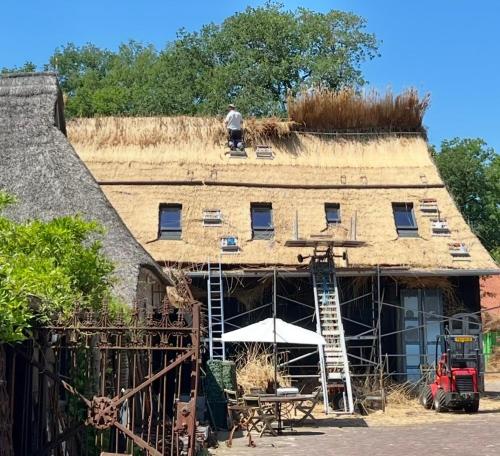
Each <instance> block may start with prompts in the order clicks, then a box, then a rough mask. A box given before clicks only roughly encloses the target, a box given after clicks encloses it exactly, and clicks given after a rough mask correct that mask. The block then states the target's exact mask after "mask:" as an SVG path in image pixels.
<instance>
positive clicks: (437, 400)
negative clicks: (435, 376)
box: [434, 389, 446, 413]
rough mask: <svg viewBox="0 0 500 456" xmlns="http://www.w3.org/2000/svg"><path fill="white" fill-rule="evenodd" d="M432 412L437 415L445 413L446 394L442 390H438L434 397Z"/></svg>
mask: <svg viewBox="0 0 500 456" xmlns="http://www.w3.org/2000/svg"><path fill="white" fill-rule="evenodd" d="M434 410H436V412H438V413H442V412H446V393H445V392H444V391H443V390H442V389H438V390H437V391H436V395H435V396H434Z"/></svg>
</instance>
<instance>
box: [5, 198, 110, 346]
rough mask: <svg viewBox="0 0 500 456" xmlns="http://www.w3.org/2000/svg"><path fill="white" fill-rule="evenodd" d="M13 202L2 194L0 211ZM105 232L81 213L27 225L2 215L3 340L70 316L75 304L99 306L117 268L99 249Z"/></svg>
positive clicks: (15, 339) (14, 337)
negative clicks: (37, 325) (35, 326)
mask: <svg viewBox="0 0 500 456" xmlns="http://www.w3.org/2000/svg"><path fill="white" fill-rule="evenodd" d="M13 203H14V199H13V198H12V197H11V196H9V195H7V194H5V193H2V192H0V210H1V209H3V208H4V207H5V206H6V205H8V204H13ZM102 233H103V228H102V227H100V226H99V224H97V223H96V222H89V221H86V220H83V219H82V218H81V217H79V216H71V217H69V216H67V217H59V218H55V219H53V220H51V221H49V222H42V221H40V220H33V221H28V222H23V223H19V222H15V221H13V220H10V219H8V218H7V217H4V216H0V342H12V341H19V340H22V339H24V338H26V336H27V332H26V331H27V330H28V329H29V328H30V326H32V325H33V324H44V323H48V322H49V321H51V320H53V319H54V317H56V316H58V317H60V316H62V317H63V318H68V319H69V318H70V317H71V316H72V314H73V312H74V309H75V306H76V304H77V303H79V304H80V306H81V307H82V308H86V309H94V310H97V309H99V308H100V306H101V304H102V301H103V299H105V298H107V297H110V295H111V273H112V272H113V269H114V267H113V264H112V263H111V262H110V261H109V260H108V259H107V258H106V257H105V256H104V255H103V254H102V252H101V242H100V241H99V239H98V235H99V234H102Z"/></svg>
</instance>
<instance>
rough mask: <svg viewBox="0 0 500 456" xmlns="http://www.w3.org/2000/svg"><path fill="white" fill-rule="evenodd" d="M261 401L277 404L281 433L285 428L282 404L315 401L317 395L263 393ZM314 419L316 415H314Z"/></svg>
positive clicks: (279, 430)
mask: <svg viewBox="0 0 500 456" xmlns="http://www.w3.org/2000/svg"><path fill="white" fill-rule="evenodd" d="M259 397H260V401H261V402H266V403H269V404H275V405H276V415H277V416H278V433H281V431H282V430H283V427H282V419H281V405H282V404H293V405H295V403H297V402H304V401H309V400H310V401H314V400H315V399H316V395H314V394H290V395H285V396H277V395H274V394H261V395H259ZM311 417H312V415H311ZM312 418H313V419H314V417H312Z"/></svg>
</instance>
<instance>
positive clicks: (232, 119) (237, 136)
mask: <svg viewBox="0 0 500 456" xmlns="http://www.w3.org/2000/svg"><path fill="white" fill-rule="evenodd" d="M242 124H243V117H242V116H241V113H239V112H238V111H236V106H234V104H230V105H229V112H228V113H227V116H226V118H225V119H224V125H225V126H226V128H227V131H228V135H229V147H230V148H231V150H234V149H236V148H238V149H242V148H243V139H242V137H243V135H242V131H241V126H242Z"/></svg>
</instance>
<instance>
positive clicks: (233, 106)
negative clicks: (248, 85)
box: [227, 103, 236, 109]
mask: <svg viewBox="0 0 500 456" xmlns="http://www.w3.org/2000/svg"><path fill="white" fill-rule="evenodd" d="M227 107H228V108H232V109H234V108H236V106H235V105H234V104H233V103H230V104H229V105H228V106H227Z"/></svg>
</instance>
